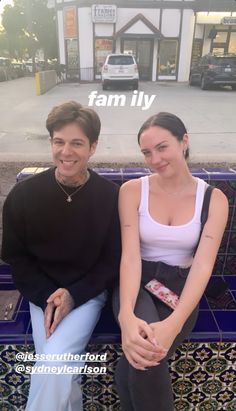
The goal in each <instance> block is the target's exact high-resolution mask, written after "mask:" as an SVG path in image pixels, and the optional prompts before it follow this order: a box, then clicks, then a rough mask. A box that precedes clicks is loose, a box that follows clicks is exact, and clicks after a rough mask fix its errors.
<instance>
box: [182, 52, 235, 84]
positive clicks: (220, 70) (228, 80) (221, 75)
mask: <svg viewBox="0 0 236 411" xmlns="http://www.w3.org/2000/svg"><path fill="white" fill-rule="evenodd" d="M189 84H190V86H193V85H199V86H200V87H201V89H202V90H207V89H209V88H210V87H211V86H214V85H215V86H231V87H232V89H233V90H236V54H219V55H217V54H207V55H206V56H203V57H201V58H200V60H199V62H198V64H197V65H196V66H194V67H192V68H191V71H190V76H189Z"/></svg>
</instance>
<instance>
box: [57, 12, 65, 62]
mask: <svg viewBox="0 0 236 411" xmlns="http://www.w3.org/2000/svg"><path fill="white" fill-rule="evenodd" d="M57 30H58V44H59V61H60V64H66V55H65V40H64V24H63V11H62V10H58V11H57Z"/></svg>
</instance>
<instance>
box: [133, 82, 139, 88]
mask: <svg viewBox="0 0 236 411" xmlns="http://www.w3.org/2000/svg"><path fill="white" fill-rule="evenodd" d="M133 90H138V81H136V82H135V83H134V84H133Z"/></svg>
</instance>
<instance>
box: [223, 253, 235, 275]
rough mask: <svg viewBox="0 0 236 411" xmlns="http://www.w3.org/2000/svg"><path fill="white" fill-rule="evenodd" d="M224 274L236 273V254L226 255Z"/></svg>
mask: <svg viewBox="0 0 236 411" xmlns="http://www.w3.org/2000/svg"><path fill="white" fill-rule="evenodd" d="M223 274H224V275H235V274H236V254H232V255H227V256H226V264H225V269H224V273H223Z"/></svg>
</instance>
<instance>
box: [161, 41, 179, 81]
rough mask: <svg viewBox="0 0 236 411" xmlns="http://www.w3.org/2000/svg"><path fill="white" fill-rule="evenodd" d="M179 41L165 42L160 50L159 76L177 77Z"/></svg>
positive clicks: (162, 42)
mask: <svg viewBox="0 0 236 411" xmlns="http://www.w3.org/2000/svg"><path fill="white" fill-rule="evenodd" d="M177 49H178V41H177V40H163V41H161V44H160V50H159V70H158V75H159V76H176V74H177V73H176V67H177Z"/></svg>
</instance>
